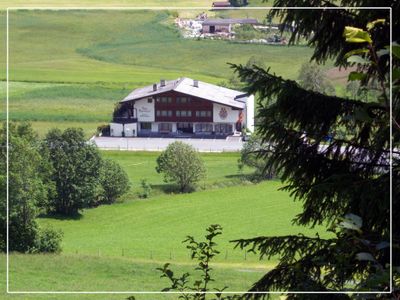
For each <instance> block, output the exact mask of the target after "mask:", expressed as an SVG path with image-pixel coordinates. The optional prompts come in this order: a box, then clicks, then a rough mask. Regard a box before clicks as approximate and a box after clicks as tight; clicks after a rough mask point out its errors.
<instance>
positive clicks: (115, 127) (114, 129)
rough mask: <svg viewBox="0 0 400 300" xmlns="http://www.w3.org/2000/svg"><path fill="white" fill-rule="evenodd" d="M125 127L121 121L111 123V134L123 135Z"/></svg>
mask: <svg viewBox="0 0 400 300" xmlns="http://www.w3.org/2000/svg"><path fill="white" fill-rule="evenodd" d="M123 129H124V127H123V125H122V124H119V123H110V136H122V131H123Z"/></svg>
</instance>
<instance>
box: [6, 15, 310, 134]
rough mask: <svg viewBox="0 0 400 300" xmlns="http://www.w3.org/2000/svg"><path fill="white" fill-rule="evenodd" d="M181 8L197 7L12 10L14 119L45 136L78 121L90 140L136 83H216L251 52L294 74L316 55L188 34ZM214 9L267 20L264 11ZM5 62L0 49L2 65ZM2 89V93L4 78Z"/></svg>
mask: <svg viewBox="0 0 400 300" xmlns="http://www.w3.org/2000/svg"><path fill="white" fill-rule="evenodd" d="M177 12H178V13H180V14H182V15H184V16H193V14H195V13H198V12H199V11H187V10H185V11H175V12H174V11H173V10H170V11H159V10H127V11H125V10H92V11H85V10H74V11H55V10H45V11H30V10H18V11H10V13H9V14H10V15H9V21H10V36H9V40H10V44H9V50H10V65H9V74H10V80H11V82H10V86H9V91H10V97H9V103H10V105H9V112H10V119H12V120H16V121H30V122H31V123H32V124H33V126H34V128H35V129H36V130H37V131H39V133H40V134H41V135H44V134H45V133H46V132H47V130H48V129H49V128H51V127H55V126H57V127H59V128H66V127H68V126H78V125H79V124H80V127H82V128H84V130H85V133H86V135H87V137H90V136H92V135H93V134H94V133H95V131H96V128H97V126H98V125H101V124H105V123H107V122H108V121H109V120H110V118H111V114H112V111H113V107H114V105H115V103H117V102H118V101H119V100H121V99H122V98H123V97H124V96H126V95H127V94H128V93H129V92H130V91H131V90H133V89H134V88H136V87H139V86H143V85H146V84H151V83H153V82H157V81H159V80H160V79H161V78H164V79H174V78H178V77H182V76H186V77H191V78H196V79H199V80H204V81H207V82H211V83H215V84H218V83H221V82H223V81H227V80H228V79H229V78H230V77H231V76H232V75H233V70H232V69H231V67H230V66H229V64H228V63H234V64H243V63H245V62H246V61H247V60H248V59H249V57H250V56H256V57H258V58H259V59H261V60H263V61H264V63H265V65H267V66H269V67H271V70H272V71H274V72H276V73H277V74H279V75H281V76H284V77H287V78H293V79H295V78H296V77H297V73H298V70H299V68H300V66H301V64H302V63H303V62H305V61H307V60H308V59H309V57H310V55H311V52H312V50H311V49H309V48H307V47H304V46H295V47H287V46H266V45H255V44H252V45H250V44H237V43H232V42H229V41H220V40H193V39H184V38H182V37H181V36H180V33H179V32H178V30H177V29H176V27H175V26H174V25H173V20H174V18H175V16H176V13H177ZM210 14H212V15H216V16H221V17H254V16H255V17H258V18H259V19H260V20H262V18H263V17H264V16H265V14H266V11H262V10H257V11H252V10H246V11H240V10H237V11H218V12H210ZM253 14H254V16H253ZM4 15H5V14H4V12H3V13H2V16H3V17H4ZM4 26H5V23H4V22H3V23H1V24H0V32H1V33H3V34H4V30H5V28H4ZM4 63H5V51H0V66H1V67H2V68H4V67H5V65H4ZM0 79H2V80H4V79H5V74H3V75H0ZM0 93H1V94H0V96H2V97H4V96H5V82H4V81H3V82H2V83H1V86H0Z"/></svg>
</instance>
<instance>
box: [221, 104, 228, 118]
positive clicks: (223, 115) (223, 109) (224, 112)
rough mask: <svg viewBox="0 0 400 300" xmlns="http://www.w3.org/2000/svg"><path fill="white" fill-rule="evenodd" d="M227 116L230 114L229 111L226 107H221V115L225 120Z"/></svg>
mask: <svg viewBox="0 0 400 300" xmlns="http://www.w3.org/2000/svg"><path fill="white" fill-rule="evenodd" d="M227 116H228V111H227V110H226V108H225V107H221V109H220V110H219V117H220V118H221V119H222V120H225V119H226V117H227Z"/></svg>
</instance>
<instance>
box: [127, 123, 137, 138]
mask: <svg viewBox="0 0 400 300" xmlns="http://www.w3.org/2000/svg"><path fill="white" fill-rule="evenodd" d="M124 130H125V136H137V123H129V124H125V125H124Z"/></svg>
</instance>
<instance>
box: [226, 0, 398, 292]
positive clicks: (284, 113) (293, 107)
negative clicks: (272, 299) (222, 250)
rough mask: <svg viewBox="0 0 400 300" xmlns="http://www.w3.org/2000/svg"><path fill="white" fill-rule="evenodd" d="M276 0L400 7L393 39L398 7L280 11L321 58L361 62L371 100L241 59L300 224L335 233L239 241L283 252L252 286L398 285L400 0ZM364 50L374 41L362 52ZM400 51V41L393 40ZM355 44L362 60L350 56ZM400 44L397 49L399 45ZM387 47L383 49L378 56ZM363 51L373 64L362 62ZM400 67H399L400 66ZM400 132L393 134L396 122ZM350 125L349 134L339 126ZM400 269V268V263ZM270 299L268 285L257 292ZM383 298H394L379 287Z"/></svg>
mask: <svg viewBox="0 0 400 300" xmlns="http://www.w3.org/2000/svg"><path fill="white" fill-rule="evenodd" d="M274 5H275V6H279V7H294V6H311V5H312V6H320V7H321V6H322V7H328V8H329V7H336V6H346V7H355V6H358V7H359V6H380V7H382V6H391V7H392V9H393V16H394V18H393V20H392V26H393V41H390V22H389V11H388V10H387V9H386V10H380V9H368V10H360V9H355V8H354V9H347V10H336V9H335V10H329V9H327V10H272V12H271V15H272V16H273V17H277V16H278V17H281V19H282V23H283V24H285V26H283V27H282V28H286V29H287V28H291V30H292V36H291V39H290V43H292V44H293V43H295V42H296V40H297V39H298V38H299V37H305V38H307V39H308V40H309V45H310V46H312V47H313V50H314V53H313V56H312V60H313V61H316V62H318V63H324V62H325V61H327V60H328V59H334V61H335V63H336V65H337V66H341V67H345V68H346V67H348V66H351V65H355V66H357V67H358V70H357V72H354V73H352V74H353V75H352V76H353V78H352V79H359V80H360V81H361V85H363V86H364V87H368V86H370V85H371V82H376V83H378V89H379V93H378V94H377V95H378V96H377V97H374V98H372V99H371V97H368V100H365V99H361V100H360V99H359V100H354V99H349V98H342V97H336V96H328V95H325V94H321V93H319V92H314V91H310V90H305V89H303V88H301V87H300V86H299V84H298V83H296V82H295V81H291V80H286V79H283V78H281V77H279V76H276V75H275V74H273V73H271V72H270V71H269V70H268V69H267V70H264V69H262V68H258V67H256V66H254V67H252V68H248V67H244V66H234V68H235V69H236V71H237V72H238V73H239V76H240V77H241V79H242V80H243V81H245V82H247V91H248V92H249V93H252V94H256V95H257V96H258V98H259V99H260V101H259V107H260V109H259V111H258V115H257V118H258V119H257V124H259V126H258V130H259V133H260V135H261V136H262V138H263V142H264V143H268V144H269V145H271V146H272V147H273V150H272V151H271V152H269V153H263V154H262V155H265V156H268V160H267V163H266V169H269V168H274V169H276V170H278V172H279V173H280V174H282V180H283V182H284V183H285V187H284V190H287V191H289V192H290V193H291V195H292V196H294V198H295V199H296V200H298V201H301V202H302V203H303V210H302V212H301V213H300V214H299V215H297V216H296V218H295V219H294V223H296V224H299V225H303V226H311V227H312V226H315V225H317V224H322V225H324V226H327V228H329V229H328V230H330V231H332V233H333V234H332V235H331V236H332V237H331V238H321V237H319V236H315V237H306V236H302V235H291V236H277V237H263V236H261V237H255V238H250V239H241V240H237V241H234V242H235V243H237V245H238V246H239V247H242V248H244V249H246V250H247V251H254V252H257V253H259V254H260V255H261V256H262V257H271V256H279V257H280V262H279V264H278V265H277V266H276V267H275V268H274V269H273V270H271V271H270V272H268V273H267V274H265V275H264V276H263V277H262V278H261V279H260V280H259V281H257V282H256V283H255V284H254V285H253V286H252V288H251V290H250V291H251V292H254V291H269V290H278V291H321V292H326V291H344V290H366V291H389V290H390V281H391V280H392V278H390V275H391V274H390V271H389V270H390V268H389V264H390V246H389V242H390V193H391V191H390V180H391V179H390V178H391V176H390V175H391V171H390V146H391V139H392V143H393V168H392V180H393V208H392V214H393V245H392V249H393V266H394V267H395V266H399V265H400V257H399V241H400V205H399V201H398V198H399V196H400V191H399V187H400V186H399V184H400V182H399V171H400V169H399V159H398V158H399V157H400V152H399V151H400V143H399V142H400V127H399V126H398V124H399V121H400V105H399V104H400V103H399V100H400V99H399V98H400V97H399V90H398V78H397V77H396V76H399V75H398V73H399V71H398V70H399V69H398V67H399V65H400V63H399V61H400V60H399V59H397V58H396V57H395V56H393V65H394V72H393V79H394V82H393V85H394V88H393V97H392V99H393V103H392V109H393V118H392V119H391V118H390V114H389V112H390V107H389V102H390V101H389V100H390V99H389V95H390V91H389V78H390V77H389V73H390V64H389V61H390V59H389V57H390V55H389V54H387V53H385V49H387V48H386V47H387V46H388V45H390V43H391V42H396V41H398V39H399V37H400V27H399V18H398V17H395V16H399V15H400V5H399V1H377V0H376V1H369V0H342V1H326V0H316V1H312V2H310V1H303V0H276V1H275V3H274ZM379 19H384V20H385V21H384V22H383V21H381V22H380V23H379V24H376V26H374V27H373V28H369V29H368V30H369V36H370V37H371V40H372V42H371V43H370V44H369V43H367V42H360V43H349V42H348V41H347V42H346V39H345V38H344V37H343V33H344V31H345V27H346V26H352V27H357V28H363V29H364V30H365V31H366V30H367V28H366V26H367V24H368V23H370V22H373V21H375V20H379ZM359 49H366V51H364V52H363V51H361V50H359ZM393 49H394V50H396V51H399V48H398V46H396V47H394V48H393ZM352 50H353V54H357V55H358V56H356V57H358V61H355V62H354V61H353V62H351V60H350V61H349V60H348V59H347V56H348V55H346V54H347V53H349V52H350V51H352ZM393 52H395V51H393ZM375 54H379V55H378V56H379V57H378V56H374V55H375ZM360 59H364V60H365V61H370V63H366V64H363V63H361V64H360V63H359V62H360ZM396 74H397V75H396ZM391 125H392V126H393V134H392V136H391V135H390V127H391ZM339 131H341V132H342V134H340V135H339V134H338V132H339ZM394 273H395V274H396V269H394ZM247 296H248V297H249V298H263V297H265V296H266V295H265V294H250V293H249V294H248V295H247ZM288 297H289V299H350V295H347V294H339V295H335V294H329V295H311V294H289V295H288ZM377 297H382V298H384V297H390V296H385V295H378V296H377Z"/></svg>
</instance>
